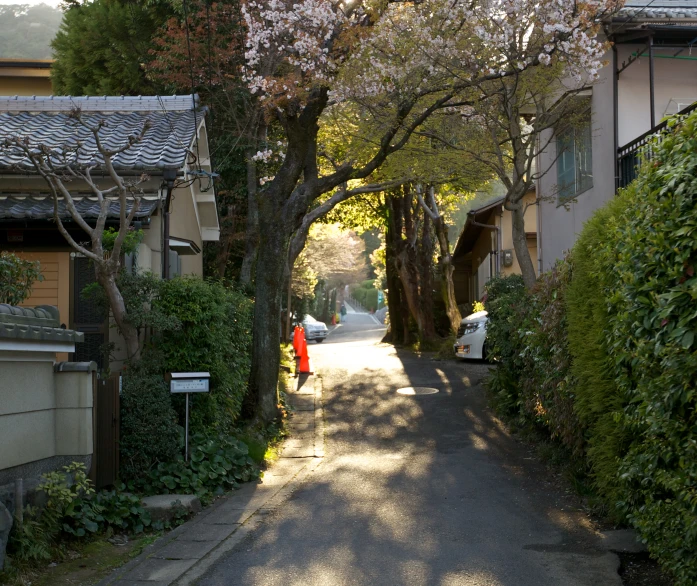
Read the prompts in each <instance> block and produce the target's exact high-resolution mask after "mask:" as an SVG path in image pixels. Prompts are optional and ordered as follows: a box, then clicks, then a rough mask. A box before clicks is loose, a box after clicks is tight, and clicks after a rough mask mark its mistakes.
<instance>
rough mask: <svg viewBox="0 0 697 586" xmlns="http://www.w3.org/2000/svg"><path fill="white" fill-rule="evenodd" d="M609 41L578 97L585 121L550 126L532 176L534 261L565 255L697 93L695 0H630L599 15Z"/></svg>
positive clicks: (549, 262) (550, 261)
mask: <svg viewBox="0 0 697 586" xmlns="http://www.w3.org/2000/svg"><path fill="white" fill-rule="evenodd" d="M603 35H604V37H605V38H606V39H607V40H609V41H610V42H611V43H612V47H611V49H610V51H608V53H607V54H606V56H605V60H606V62H607V65H606V66H605V67H603V69H602V70H601V71H600V80H599V82H597V83H595V84H594V85H593V86H591V87H589V88H587V90H585V91H584V92H583V99H582V100H579V105H580V106H582V107H584V108H587V110H588V112H589V113H590V116H589V117H588V121H587V123H586V125H585V126H584V127H583V128H574V129H566V130H564V129H559V131H558V132H556V133H555V132H554V131H552V130H550V131H548V132H547V133H545V134H544V135H543V136H542V137H541V142H542V144H544V143H545V142H546V141H547V140H549V139H551V140H552V142H551V145H550V147H549V148H548V149H546V151H545V152H544V153H543V154H542V155H541V156H540V157H539V159H540V160H539V161H538V164H537V168H538V169H548V168H549V171H548V172H547V173H546V174H545V175H544V176H542V177H541V178H540V179H539V180H538V183H537V193H538V214H537V245H538V254H537V258H538V267H539V269H540V270H541V271H546V270H548V269H550V268H551V267H552V266H554V263H555V262H556V260H557V259H560V258H563V256H564V254H565V252H566V251H567V250H569V249H570V248H571V247H572V246H573V244H574V242H575V241H576V238H577V235H578V233H579V232H580V230H581V229H582V227H583V224H584V223H585V221H586V220H587V219H588V218H589V217H590V216H591V215H592V214H593V212H594V211H595V210H597V209H598V208H600V207H602V206H603V205H604V204H605V203H606V202H607V201H609V200H610V199H611V198H612V197H614V195H615V193H616V191H617V189H618V188H620V187H623V186H624V185H627V184H628V183H629V182H631V180H632V179H633V177H634V175H635V168H636V164H637V161H638V160H639V159H638V157H639V152H640V149H641V147H642V146H643V145H644V144H645V143H646V141H647V140H648V139H649V138H650V137H651V136H652V135H653V134H655V133H656V132H658V131H659V130H660V129H661V128H662V120H663V119H664V118H665V117H666V116H669V115H672V114H676V113H678V112H680V111H683V112H685V111H688V110H690V109H691V108H692V104H694V103H695V102H696V101H697V0H627V2H626V3H625V6H624V7H623V8H622V9H621V10H619V11H618V12H617V13H615V14H613V15H612V16H611V17H609V18H608V19H606V20H605V22H604V23H603Z"/></svg>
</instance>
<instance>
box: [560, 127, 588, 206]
mask: <svg viewBox="0 0 697 586" xmlns="http://www.w3.org/2000/svg"><path fill="white" fill-rule="evenodd" d="M557 186H558V188H559V201H564V200H567V199H570V198H573V197H576V196H577V195H578V194H579V193H583V192H584V191H586V190H588V189H590V188H591V187H593V149H592V136H591V123H590V119H589V120H588V121H587V122H584V123H583V124H582V125H580V126H577V127H572V128H567V129H565V130H563V131H562V132H560V133H559V134H558V135H557Z"/></svg>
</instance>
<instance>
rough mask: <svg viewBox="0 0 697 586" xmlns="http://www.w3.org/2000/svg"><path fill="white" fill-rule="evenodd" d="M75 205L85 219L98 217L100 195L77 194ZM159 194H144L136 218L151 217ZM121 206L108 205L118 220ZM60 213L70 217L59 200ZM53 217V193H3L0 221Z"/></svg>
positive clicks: (113, 203)
mask: <svg viewBox="0 0 697 586" xmlns="http://www.w3.org/2000/svg"><path fill="white" fill-rule="evenodd" d="M74 199H75V207H76V208H77V211H78V212H79V213H80V215H81V216H82V217H83V218H85V219H86V220H93V219H96V218H97V217H98V216H99V204H98V202H97V198H95V197H88V196H81V197H80V196H76V197H75V198H74ZM157 200H158V197H157V195H153V194H149V195H144V196H143V197H142V198H141V200H140V205H139V207H138V211H137V212H136V215H135V217H136V218H137V219H143V218H148V217H150V216H151V215H152V214H153V213H154V212H155V210H156V209H157ZM132 205H133V198H130V200H129V205H128V206H127V208H126V210H127V211H128V212H130V211H131V209H132ZM120 209H121V206H120V205H119V202H118V201H117V200H112V201H111V204H110V206H109V214H108V217H109V218H111V219H118V218H119V215H120ZM58 213H59V214H60V217H61V219H70V217H71V216H70V212H68V210H67V208H66V206H65V202H64V201H62V200H60V201H59V202H58ZM51 218H53V198H52V197H51V196H50V195H3V194H0V220H48V219H51Z"/></svg>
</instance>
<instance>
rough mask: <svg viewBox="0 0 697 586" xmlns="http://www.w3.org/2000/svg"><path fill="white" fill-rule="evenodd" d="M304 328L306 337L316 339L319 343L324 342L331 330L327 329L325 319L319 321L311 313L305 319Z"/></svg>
mask: <svg viewBox="0 0 697 586" xmlns="http://www.w3.org/2000/svg"><path fill="white" fill-rule="evenodd" d="M302 325H303V329H304V330H305V339H306V340H308V341H309V340H314V341H315V342H317V343H318V344H319V343H320V342H324V339H325V338H326V337H327V334H328V333H329V330H328V329H327V324H325V323H324V322H323V321H317V320H316V319H315V318H314V317H312V316H311V315H307V316H305V319H304V320H303V324H302Z"/></svg>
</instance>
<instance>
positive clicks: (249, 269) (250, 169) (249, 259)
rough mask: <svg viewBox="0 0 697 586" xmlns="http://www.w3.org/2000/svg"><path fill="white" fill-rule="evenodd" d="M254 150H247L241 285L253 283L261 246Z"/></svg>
mask: <svg viewBox="0 0 697 586" xmlns="http://www.w3.org/2000/svg"><path fill="white" fill-rule="evenodd" d="M254 154H255V153H254V149H253V148H250V149H247V152H246V157H247V230H246V233H245V249H244V258H243V259H242V268H241V270H240V283H242V284H244V285H249V284H250V283H251V282H252V274H253V272H254V262H255V260H256V258H257V247H258V245H259V205H258V202H257V165H256V162H255V161H254V160H253V159H252V157H253V156H254Z"/></svg>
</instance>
